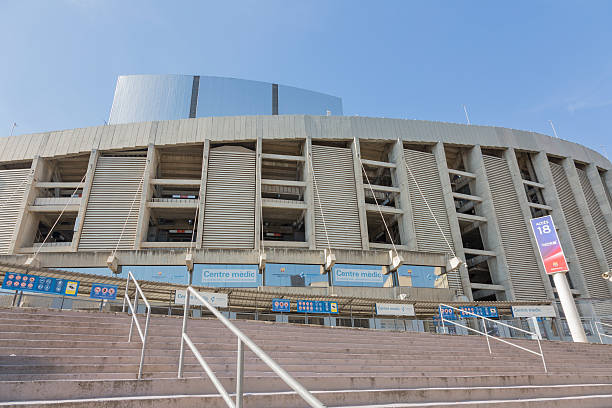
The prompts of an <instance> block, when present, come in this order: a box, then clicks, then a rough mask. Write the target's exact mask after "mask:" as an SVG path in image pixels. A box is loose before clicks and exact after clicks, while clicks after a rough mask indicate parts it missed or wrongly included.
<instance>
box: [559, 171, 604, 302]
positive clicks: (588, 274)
mask: <svg viewBox="0 0 612 408" xmlns="http://www.w3.org/2000/svg"><path fill="white" fill-rule="evenodd" d="M550 170H551V172H552V175H553V179H554V182H555V187H556V188H557V193H558V194H559V201H560V202H561V208H563V213H564V214H565V221H566V222H567V226H568V228H569V232H570V235H571V237H572V242H573V243H574V248H575V249H576V255H577V256H578V262H579V263H580V269H581V270H582V274H583V275H584V281H585V283H586V286H587V290H588V291H589V295H590V296H591V297H595V298H608V297H610V293H609V292H608V289H607V287H606V285H603V284H602V282H603V281H602V279H601V275H600V270H599V264H598V262H597V257H596V256H595V251H594V250H593V247H592V246H591V240H590V238H589V234H588V232H587V229H586V226H585V225H584V222H583V221H582V216H581V215H580V211H579V210H578V205H577V204H576V199H575V198H574V193H572V189H571V187H570V184H569V180H568V179H567V176H566V174H565V170H564V169H563V167H562V166H560V165H558V164H555V163H550ZM570 268H571V265H570Z"/></svg>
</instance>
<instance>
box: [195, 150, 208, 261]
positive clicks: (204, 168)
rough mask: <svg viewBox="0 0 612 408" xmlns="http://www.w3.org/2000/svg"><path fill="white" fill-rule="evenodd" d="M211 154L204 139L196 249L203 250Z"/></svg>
mask: <svg viewBox="0 0 612 408" xmlns="http://www.w3.org/2000/svg"><path fill="white" fill-rule="evenodd" d="M209 152H210V140H208V139H204V149H203V153H202V176H201V178H200V193H199V195H200V204H199V205H200V207H199V209H198V225H197V230H196V242H195V247H196V248H197V249H201V248H202V234H203V233H204V215H205V214H204V208H205V207H204V205H205V204H206V178H207V174H208V154H209Z"/></svg>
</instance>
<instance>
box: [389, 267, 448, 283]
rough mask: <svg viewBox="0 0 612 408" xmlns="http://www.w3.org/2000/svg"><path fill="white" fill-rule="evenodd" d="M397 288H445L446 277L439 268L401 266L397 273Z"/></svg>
mask: <svg viewBox="0 0 612 408" xmlns="http://www.w3.org/2000/svg"><path fill="white" fill-rule="evenodd" d="M397 277H398V283H399V286H404V287H406V286H408V287H414V288H447V287H448V283H447V281H446V275H442V268H441V267H439V266H420V265H402V266H400V267H399V269H398V271H397Z"/></svg>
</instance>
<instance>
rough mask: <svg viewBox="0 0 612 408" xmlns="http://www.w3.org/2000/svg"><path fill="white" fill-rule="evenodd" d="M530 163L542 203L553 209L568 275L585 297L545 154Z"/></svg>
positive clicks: (577, 264)
mask: <svg viewBox="0 0 612 408" xmlns="http://www.w3.org/2000/svg"><path fill="white" fill-rule="evenodd" d="M531 162H532V164H533V168H534V170H535V172H536V175H537V177H538V181H539V182H540V183H541V184H544V186H545V187H544V188H543V189H542V195H543V196H544V201H545V202H546V205H549V206H551V207H552V208H553V211H552V218H553V221H554V223H555V227H556V228H557V234H558V235H559V241H560V242H561V246H562V248H563V253H564V254H565V258H566V259H567V262H568V265H569V269H570V271H569V272H568V273H569V274H570V277H571V279H572V282H573V284H574V286H575V289H577V290H579V291H580V292H581V293H582V294H585V295H586V294H588V291H587V290H586V285H585V283H584V275H583V274H582V269H581V267H580V262H579V261H578V255H577V254H576V249H575V248H574V242H573V241H572V237H571V235H570V232H569V227H568V225H567V221H566V220H565V214H564V212H563V208H562V207H561V201H559V195H558V194H557V187H556V186H555V181H554V179H553V175H552V172H551V170H550V163H549V162H548V156H547V154H546V152H544V151H541V152H539V153H534V154H532V155H531Z"/></svg>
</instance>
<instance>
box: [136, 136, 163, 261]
mask: <svg viewBox="0 0 612 408" xmlns="http://www.w3.org/2000/svg"><path fill="white" fill-rule="evenodd" d="M157 163H158V157H157V150H156V149H155V145H154V144H152V143H151V144H149V146H148V148H147V163H146V164H145V170H144V175H143V177H144V179H143V180H142V192H141V199H140V208H139V211H138V223H137V225H136V236H135V237H134V249H140V248H141V243H142V242H143V241H146V240H147V236H148V234H149V218H150V216H151V210H150V209H149V207H148V206H147V203H148V202H149V201H151V198H153V188H152V187H151V179H154V178H156V177H157Z"/></svg>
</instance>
